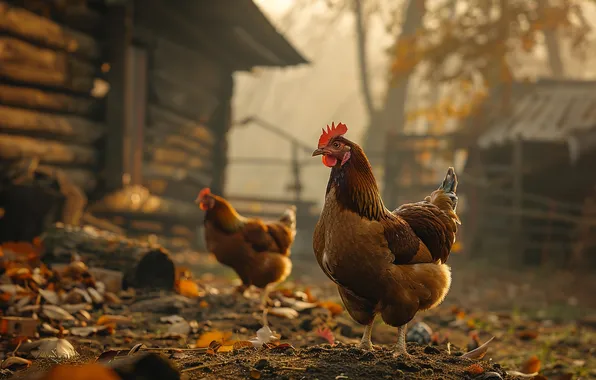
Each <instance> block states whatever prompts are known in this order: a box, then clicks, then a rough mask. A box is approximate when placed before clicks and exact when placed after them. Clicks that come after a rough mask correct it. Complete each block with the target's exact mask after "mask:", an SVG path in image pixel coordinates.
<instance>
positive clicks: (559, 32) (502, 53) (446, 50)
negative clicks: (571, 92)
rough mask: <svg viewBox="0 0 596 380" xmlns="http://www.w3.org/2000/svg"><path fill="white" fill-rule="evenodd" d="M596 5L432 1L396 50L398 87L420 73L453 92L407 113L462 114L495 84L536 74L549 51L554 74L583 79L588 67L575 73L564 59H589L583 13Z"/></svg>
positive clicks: (561, 0)
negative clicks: (535, 65) (535, 63)
mask: <svg viewBox="0 0 596 380" xmlns="http://www.w3.org/2000/svg"><path fill="white" fill-rule="evenodd" d="M412 1H414V0H412ZM417 2H423V0H420V1H417ZM593 3H594V2H593V0H550V1H549V0H465V1H464V0H445V1H438V0H437V1H426V5H427V11H426V14H425V18H424V20H423V22H422V25H421V28H419V29H418V30H417V31H416V33H415V34H413V35H410V36H408V38H400V39H398V40H397V42H396V44H395V46H394V48H393V63H392V67H391V72H392V81H393V84H392V85H393V86H400V85H401V83H403V82H404V81H407V80H408V78H410V76H412V75H413V73H416V74H417V75H421V76H422V78H424V80H425V81H426V82H427V84H428V85H430V86H436V87H439V86H441V85H447V86H448V88H449V90H448V91H446V92H445V93H444V94H443V96H441V98H439V99H436V101H435V102H434V104H430V105H429V106H428V107H426V108H419V109H417V110H415V111H414V112H412V113H410V114H408V118H409V119H410V120H413V119H417V118H420V117H426V118H429V119H430V120H431V121H434V122H438V123H437V124H438V125H440V124H441V123H440V122H441V121H445V120H446V119H449V118H456V119H459V118H463V117H465V116H467V115H468V114H469V113H470V112H471V110H472V109H473V108H474V105H475V104H476V103H478V102H479V101H480V100H482V98H483V97H484V96H485V95H486V93H487V91H488V90H489V89H490V88H493V87H495V86H497V85H502V84H507V83H511V82H512V81H514V80H529V79H533V78H531V77H532V76H535V75H536V74H535V73H533V72H532V70H531V69H529V67H528V66H532V62H531V61H532V60H534V61H535V60H536V58H537V57H540V56H541V55H545V57H546V62H547V64H548V68H549V71H550V73H549V75H548V76H550V77H553V78H559V79H560V78H570V77H574V78H575V79H578V78H577V75H582V73H580V72H575V73H574V74H575V75H570V74H571V73H570V70H566V67H565V66H566V65H565V63H566V62H565V60H564V59H563V58H562V57H563V56H566V57H568V60H575V61H576V62H580V63H581V62H586V59H587V58H588V57H587V54H588V51H589V50H590V49H589V46H590V43H592V42H593V41H592V40H591V39H590V33H591V31H592V27H591V25H590V23H589V22H588V21H587V19H586V17H585V16H584V14H585V12H586V7H588V6H590V5H593ZM543 76H544V75H543ZM437 92H439V91H434V92H433V93H434V94H436V93H437Z"/></svg>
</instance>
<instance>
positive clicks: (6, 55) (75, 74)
mask: <svg viewBox="0 0 596 380" xmlns="http://www.w3.org/2000/svg"><path fill="white" fill-rule="evenodd" d="M95 72H96V68H95V67H93V66H92V65H90V64H88V63H86V62H83V61H81V60H79V59H77V58H74V57H71V56H69V54H68V53H65V52H60V51H56V50H51V49H46V48H40V47H37V46H34V45H32V44H30V43H28V42H25V41H21V40H18V39H16V38H12V37H6V36H4V37H0V76H2V77H4V78H7V79H10V80H14V81H18V82H26V83H33V84H37V85H42V86H48V87H57V88H65V89H68V90H72V91H75V92H81V93H86V94H89V93H90V91H91V89H92V88H93V84H94V79H95Z"/></svg>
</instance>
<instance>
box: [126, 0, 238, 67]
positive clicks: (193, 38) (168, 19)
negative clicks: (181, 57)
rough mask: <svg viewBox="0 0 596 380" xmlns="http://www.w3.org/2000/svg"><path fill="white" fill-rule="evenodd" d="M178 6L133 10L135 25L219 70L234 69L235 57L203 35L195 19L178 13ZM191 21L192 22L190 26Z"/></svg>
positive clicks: (159, 3)
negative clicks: (203, 56)
mask: <svg viewBox="0 0 596 380" xmlns="http://www.w3.org/2000/svg"><path fill="white" fill-rule="evenodd" d="M181 5H182V3H181V2H178V3H177V4H176V6H174V7H172V6H171V1H165V0H156V1H153V2H152V3H151V6H150V7H137V9H135V24H136V25H141V26H144V27H147V28H151V29H152V30H154V31H155V33H156V34H157V35H159V36H163V37H165V38H167V39H169V40H171V41H179V42H180V44H181V45H184V46H185V47H183V46H180V47H181V48H183V49H185V50H187V51H188V52H192V53H195V54H197V53H196V51H202V52H205V53H206V54H207V55H209V57H213V61H214V62H216V63H217V65H218V66H219V69H220V70H229V71H230V72H231V70H232V68H233V67H236V66H238V60H239V58H240V57H238V56H237V55H236V54H233V53H230V52H229V51H228V50H227V49H226V47H224V46H222V45H221V44H219V43H218V42H219V41H217V38H215V39H214V36H212V35H209V34H207V33H205V25H204V24H201V23H198V22H197V19H196V17H194V16H193V15H191V16H190V17H188V14H184V13H183V12H181V11H180V9H179V8H180V6H181ZM193 21H194V22H193Z"/></svg>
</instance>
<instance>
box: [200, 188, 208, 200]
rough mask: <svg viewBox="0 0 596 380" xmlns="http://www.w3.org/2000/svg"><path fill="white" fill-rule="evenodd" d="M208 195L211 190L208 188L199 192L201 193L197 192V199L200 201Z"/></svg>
mask: <svg viewBox="0 0 596 380" xmlns="http://www.w3.org/2000/svg"><path fill="white" fill-rule="evenodd" d="M209 194H211V189H210V188H208V187H206V188H204V189H203V190H201V191H200V192H199V196H198V198H199V199H201V198H203V197H204V196H205V195H209Z"/></svg>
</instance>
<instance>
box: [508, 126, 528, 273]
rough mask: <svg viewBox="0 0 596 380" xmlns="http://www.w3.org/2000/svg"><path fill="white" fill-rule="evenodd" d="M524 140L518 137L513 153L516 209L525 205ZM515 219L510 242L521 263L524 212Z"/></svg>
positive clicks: (518, 261) (519, 209) (514, 205)
mask: <svg viewBox="0 0 596 380" xmlns="http://www.w3.org/2000/svg"><path fill="white" fill-rule="evenodd" d="M523 165H524V163H523V140H522V139H521V137H517V138H516V139H515V141H514V142H513V153H512V174H513V187H512V191H513V198H512V200H513V202H512V203H513V204H512V206H513V208H514V209H515V210H516V211H521V210H522V209H523V207H524V201H523V195H524V187H523V175H524V173H523ZM514 218H515V219H514V221H513V229H514V230H513V231H514V234H513V239H512V241H511V242H510V243H511V244H512V250H511V252H512V253H513V254H514V255H516V258H517V263H518V264H521V263H523V262H524V256H525V249H524V236H523V232H522V228H523V214H522V213H521V212H520V213H518V214H517V215H515V216H514Z"/></svg>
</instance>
